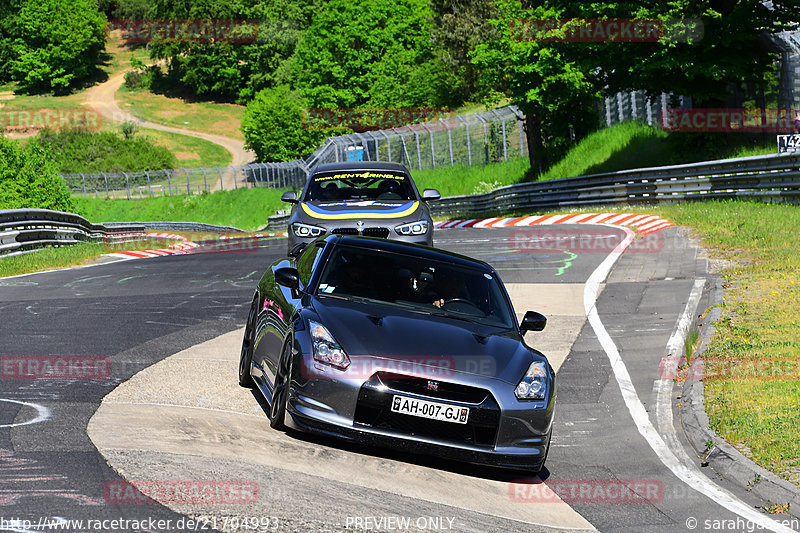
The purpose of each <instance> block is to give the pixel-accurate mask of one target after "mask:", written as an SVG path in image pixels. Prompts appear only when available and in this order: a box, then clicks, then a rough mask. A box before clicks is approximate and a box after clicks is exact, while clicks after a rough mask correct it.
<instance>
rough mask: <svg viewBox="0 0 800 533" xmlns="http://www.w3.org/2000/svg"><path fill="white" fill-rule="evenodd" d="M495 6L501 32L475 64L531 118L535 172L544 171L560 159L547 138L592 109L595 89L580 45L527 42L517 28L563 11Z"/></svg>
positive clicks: (501, 2)
mask: <svg viewBox="0 0 800 533" xmlns="http://www.w3.org/2000/svg"><path fill="white" fill-rule="evenodd" d="M496 5H497V12H498V18H497V19H494V20H493V24H494V26H495V28H496V29H497V33H496V35H495V37H494V38H492V39H490V40H489V41H487V42H485V43H481V44H479V45H477V46H476V48H475V51H474V52H473V54H472V58H473V62H474V63H475V65H476V66H477V67H478V69H479V71H480V76H481V78H480V79H481V82H482V84H483V85H484V86H486V87H494V88H496V89H497V90H500V91H502V92H503V93H504V94H507V95H508V96H510V97H511V99H512V101H513V102H514V103H516V104H517V105H519V107H520V109H521V110H522V111H523V112H524V113H525V114H526V116H527V120H526V132H527V136H528V146H529V155H530V158H531V169H533V171H534V172H535V173H536V172H541V171H542V170H544V169H545V168H546V167H547V165H548V160H549V159H550V158H551V156H552V155H555V154H548V153H547V150H546V140H547V137H548V134H549V133H553V130H554V128H556V127H565V126H566V125H567V124H569V123H570V122H571V121H572V120H574V119H577V118H578V116H579V115H581V114H586V110H587V109H589V110H591V104H592V100H593V98H595V97H596V95H597V89H596V85H595V83H594V80H593V78H592V75H591V71H590V70H589V69H587V67H586V65H585V64H584V63H583V62H582V61H581V60H580V54H579V53H578V51H577V50H576V48H575V46H576V45H577V44H579V43H566V42H549V41H542V40H528V39H526V38H524V37H525V36H521V35H520V33H519V31H518V30H517V29H516V28H517V27H519V23H520V21H524V20H551V19H558V18H561V17H562V11H561V10H559V9H555V8H553V7H543V6H537V7H533V8H526V7H523V4H522V2H521V1H520V0H497V2H496ZM553 137H555V138H563V137H564V135H553Z"/></svg>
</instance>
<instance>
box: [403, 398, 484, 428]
mask: <svg viewBox="0 0 800 533" xmlns="http://www.w3.org/2000/svg"><path fill="white" fill-rule="evenodd" d="M392 412H393V413H402V414H404V415H412V416H418V417H420V418H429V419H431V420H441V421H442V422H455V423H456V424H466V423H467V419H468V418H469V407H457V406H455V405H448V404H446V403H437V402H429V401H427V400H418V399H416V398H406V397H405V396H394V397H393V398H392Z"/></svg>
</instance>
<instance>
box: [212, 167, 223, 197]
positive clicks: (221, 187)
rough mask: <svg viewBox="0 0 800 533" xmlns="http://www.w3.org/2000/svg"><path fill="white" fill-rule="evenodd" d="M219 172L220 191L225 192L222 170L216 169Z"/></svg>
mask: <svg viewBox="0 0 800 533" xmlns="http://www.w3.org/2000/svg"><path fill="white" fill-rule="evenodd" d="M214 168H216V169H217V170H218V171H219V190H221V191H224V190H225V184H224V183H222V169H221V168H220V167H214Z"/></svg>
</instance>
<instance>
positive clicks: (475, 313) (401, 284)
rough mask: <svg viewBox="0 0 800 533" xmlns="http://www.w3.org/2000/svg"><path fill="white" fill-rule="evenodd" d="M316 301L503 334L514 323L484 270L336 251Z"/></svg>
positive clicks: (400, 256)
mask: <svg viewBox="0 0 800 533" xmlns="http://www.w3.org/2000/svg"><path fill="white" fill-rule="evenodd" d="M317 295H318V296H329V297H338V298H345V299H349V300H367V301H371V302H377V303H382V304H386V305H390V306H394V307H402V308H405V309H407V310H410V311H415V312H423V313H427V314H435V315H442V316H449V317H451V318H456V319H462V320H470V321H474V322H479V323H481V324H486V325H490V326H496V327H500V328H505V329H513V328H514V325H515V322H514V320H513V317H512V313H511V309H510V308H509V306H508V303H507V301H506V298H505V294H504V291H503V288H502V286H501V285H500V281H499V280H498V279H497V278H496V276H495V275H494V274H493V273H492V272H490V271H488V270H484V269H480V268H475V267H465V266H461V265H454V264H452V263H449V262H442V261H435V260H431V259H427V258H422V257H418V256H414V255H406V254H398V253H387V252H383V251H377V250H364V249H362V248H356V247H352V246H346V245H339V246H337V247H336V248H335V250H334V251H333V254H332V255H331V257H330V259H329V260H328V262H327V264H326V265H325V269H324V271H323V273H322V276H321V277H320V283H319V286H318V288H317Z"/></svg>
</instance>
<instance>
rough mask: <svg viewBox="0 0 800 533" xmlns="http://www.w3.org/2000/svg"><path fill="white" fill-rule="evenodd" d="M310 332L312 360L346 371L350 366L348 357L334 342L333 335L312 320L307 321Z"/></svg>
mask: <svg viewBox="0 0 800 533" xmlns="http://www.w3.org/2000/svg"><path fill="white" fill-rule="evenodd" d="M308 326H309V329H310V330H311V344H312V347H313V352H314V360H315V361H319V362H320V363H325V364H327V365H331V366H333V367H336V368H338V369H339V370H346V369H347V367H348V366H350V357H348V356H347V354H346V353H344V350H343V349H342V347H341V346H339V343H338V342H336V340H334V338H333V335H331V333H330V331H328V330H327V328H326V327H325V326H323V325H322V324H320V323H318V322H314V321H313V320H309V321H308Z"/></svg>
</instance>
